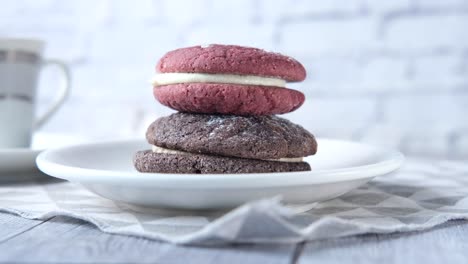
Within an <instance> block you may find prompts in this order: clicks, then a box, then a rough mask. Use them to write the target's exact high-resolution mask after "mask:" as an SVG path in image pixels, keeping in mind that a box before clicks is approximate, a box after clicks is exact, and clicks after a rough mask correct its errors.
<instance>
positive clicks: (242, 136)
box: [146, 113, 317, 159]
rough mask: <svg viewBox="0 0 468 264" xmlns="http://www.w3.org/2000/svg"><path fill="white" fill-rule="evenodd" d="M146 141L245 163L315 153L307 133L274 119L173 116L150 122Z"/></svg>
mask: <svg viewBox="0 0 468 264" xmlns="http://www.w3.org/2000/svg"><path fill="white" fill-rule="evenodd" d="M146 138H147V140H148V142H149V143H150V144H152V145H156V146H159V147H162V148H167V149H173V150H180V151H185V152H191V153H203V154H211V155H220V156H227V157H239V158H246V159H280V158H295V157H304V156H309V155H313V154H315V152H316V151H317V142H316V141H315V138H314V136H313V135H312V134H311V133H310V132H308V131H307V130H305V129H304V128H303V127H301V126H299V125H296V124H293V123H292V122H290V121H288V120H286V119H284V118H280V117H276V116H249V117H246V116H232V115H204V114H190V113H175V114H172V115H170V116H166V117H161V118H159V119H157V120H156V121H155V122H153V123H152V124H151V125H150V126H149V128H148V130H147V132H146Z"/></svg>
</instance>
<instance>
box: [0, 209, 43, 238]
mask: <svg viewBox="0 0 468 264" xmlns="http://www.w3.org/2000/svg"><path fill="white" fill-rule="evenodd" d="M42 223H43V221H38V220H29V219H25V218H21V217H18V216H16V215H12V214H7V213H2V212H0V243H2V242H5V241H7V240H9V239H12V238H13V237H15V236H17V235H19V234H22V233H24V232H26V231H29V230H30V229H32V228H34V227H35V226H37V225H40V224H42Z"/></svg>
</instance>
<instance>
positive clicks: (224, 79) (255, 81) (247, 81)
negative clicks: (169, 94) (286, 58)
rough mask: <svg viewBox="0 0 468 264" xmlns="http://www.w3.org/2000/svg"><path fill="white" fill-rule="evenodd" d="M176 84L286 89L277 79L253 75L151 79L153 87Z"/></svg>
mask: <svg viewBox="0 0 468 264" xmlns="http://www.w3.org/2000/svg"><path fill="white" fill-rule="evenodd" d="M178 83H226V84H241V85H261V86H275V87H286V81H285V80H282V79H278V78H271V77H260V76H254V75H235V74H208V73H175V72H174V73H157V74H155V75H154V76H153V78H152V79H151V84H153V86H161V85H169V84H178Z"/></svg>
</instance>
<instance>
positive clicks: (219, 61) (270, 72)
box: [156, 44, 306, 82]
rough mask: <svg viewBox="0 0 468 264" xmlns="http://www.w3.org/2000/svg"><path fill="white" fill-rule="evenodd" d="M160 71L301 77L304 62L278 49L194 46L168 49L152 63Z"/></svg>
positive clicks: (303, 75)
mask: <svg viewBox="0 0 468 264" xmlns="http://www.w3.org/2000/svg"><path fill="white" fill-rule="evenodd" d="M156 71H157V72H161V73H169V72H183V73H214V74H219V73H227V74H238V75H257V76H266V77H276V78H281V79H283V80H286V81H290V82H298V81H303V80H304V79H305V77H306V71H305V69H304V66H302V64H301V63H299V62H298V61H297V60H295V59H293V58H291V57H288V56H284V55H282V54H279V53H274V52H267V51H265V50H262V49H257V48H250V47H241V46H234V45H217V44H213V45H209V46H206V47H202V46H195V47H188V48H182V49H177V50H173V51H170V52H168V53H166V55H164V56H163V57H162V58H161V60H160V61H159V62H158V64H157V65H156Z"/></svg>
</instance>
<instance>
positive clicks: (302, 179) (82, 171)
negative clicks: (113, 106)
mask: <svg viewBox="0 0 468 264" xmlns="http://www.w3.org/2000/svg"><path fill="white" fill-rule="evenodd" d="M317 141H319V142H320V141H333V142H339V143H348V144H349V143H352V144H358V145H361V146H366V147H371V148H374V149H378V150H380V151H383V152H384V153H386V156H387V157H388V158H387V159H386V160H383V161H379V162H377V163H371V164H366V165H362V166H353V167H348V168H339V169H331V170H315V171H301V172H279V173H249V174H170V173H141V172H138V171H136V170H135V171H134V172H127V171H125V172H123V171H113V170H102V169H89V168H79V167H73V166H68V165H63V164H58V163H56V162H53V161H51V160H50V159H49V156H51V155H54V154H55V153H56V152H60V151H66V150H67V149H70V148H89V147H102V146H106V145H113V146H115V145H116V144H134V145H137V144H142V143H144V142H145V141H144V140H142V139H140V140H136V139H130V140H114V141H103V142H98V143H96V142H95V143H85V144H77V145H71V146H65V147H59V148H52V149H48V150H45V151H42V152H41V153H40V154H39V155H38V156H37V158H36V164H37V166H38V168H39V169H40V170H41V171H42V172H44V173H46V174H47V175H50V176H52V177H55V178H60V179H64V180H68V181H70V182H78V183H83V184H110V185H129V186H130V185H131V186H140V187H160V188H178V189H180V188H184V187H185V188H188V189H195V188H204V189H206V188H220V185H222V188H259V187H263V188H266V187H290V186H297V185H307V184H325V183H334V182H342V181H349V180H357V179H364V178H371V177H375V176H379V175H384V174H387V173H390V172H392V171H394V170H396V169H398V168H399V167H400V166H401V165H402V164H403V162H404V160H405V157H404V155H403V154H402V153H401V152H399V151H396V150H385V149H383V148H382V147H378V146H373V145H370V144H366V143H362V142H356V141H348V140H341V139H329V138H317ZM57 174H61V175H60V176H59V175H57ZM284 174H287V177H284ZM63 175H66V176H63ZM314 176H320V177H314ZM273 177H277V178H275V180H277V181H276V182H274V183H272V182H268V183H267V184H265V180H271V179H272V178H273ZM286 178H287V181H286V180H285V179H286ZM278 179H280V181H278ZM246 180H248V181H247V182H248V184H246V183H245V182H246ZM200 183H202V184H200ZM215 183H216V184H215ZM240 183H242V184H240ZM197 184H200V185H197ZM229 184H235V186H230V185H229Z"/></svg>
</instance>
